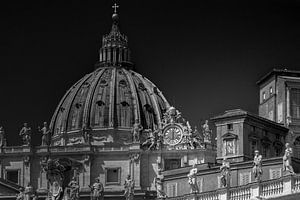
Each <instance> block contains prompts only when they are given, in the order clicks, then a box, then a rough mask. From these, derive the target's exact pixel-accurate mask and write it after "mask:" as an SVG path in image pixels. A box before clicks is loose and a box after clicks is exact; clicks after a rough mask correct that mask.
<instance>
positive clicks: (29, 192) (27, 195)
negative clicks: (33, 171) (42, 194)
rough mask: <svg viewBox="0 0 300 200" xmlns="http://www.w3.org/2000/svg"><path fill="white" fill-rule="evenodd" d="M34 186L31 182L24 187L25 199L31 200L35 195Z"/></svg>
mask: <svg viewBox="0 0 300 200" xmlns="http://www.w3.org/2000/svg"><path fill="white" fill-rule="evenodd" d="M33 194H34V192H33V187H32V186H31V184H30V183H28V184H27V186H26V187H25V189H24V200H31V199H32V196H33Z"/></svg>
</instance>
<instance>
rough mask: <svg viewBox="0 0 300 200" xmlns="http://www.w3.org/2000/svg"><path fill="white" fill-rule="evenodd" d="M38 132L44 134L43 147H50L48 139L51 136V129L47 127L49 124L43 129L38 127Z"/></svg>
mask: <svg viewBox="0 0 300 200" xmlns="http://www.w3.org/2000/svg"><path fill="white" fill-rule="evenodd" d="M38 131H39V132H41V133H42V144H41V146H47V145H48V138H49V134H50V129H49V127H48V125H47V122H44V125H43V128H40V127H38Z"/></svg>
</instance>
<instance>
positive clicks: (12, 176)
mask: <svg viewBox="0 0 300 200" xmlns="http://www.w3.org/2000/svg"><path fill="white" fill-rule="evenodd" d="M6 180H8V181H10V182H12V183H16V184H19V170H7V171H6Z"/></svg>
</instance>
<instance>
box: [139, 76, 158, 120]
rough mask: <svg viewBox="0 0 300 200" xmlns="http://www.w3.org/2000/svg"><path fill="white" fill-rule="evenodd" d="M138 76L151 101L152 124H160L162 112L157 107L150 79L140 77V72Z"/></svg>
mask: <svg viewBox="0 0 300 200" xmlns="http://www.w3.org/2000/svg"><path fill="white" fill-rule="evenodd" d="M138 76H139V77H140V79H141V80H142V82H143V84H144V86H145V88H146V90H148V94H150V99H151V103H152V110H153V111H154V113H153V115H154V124H156V125H157V124H160V123H161V115H162V114H161V111H160V109H159V106H158V103H157V99H156V98H155V96H154V91H153V86H154V84H153V83H151V82H150V81H147V79H146V78H144V77H142V76H141V75H140V74H138Z"/></svg>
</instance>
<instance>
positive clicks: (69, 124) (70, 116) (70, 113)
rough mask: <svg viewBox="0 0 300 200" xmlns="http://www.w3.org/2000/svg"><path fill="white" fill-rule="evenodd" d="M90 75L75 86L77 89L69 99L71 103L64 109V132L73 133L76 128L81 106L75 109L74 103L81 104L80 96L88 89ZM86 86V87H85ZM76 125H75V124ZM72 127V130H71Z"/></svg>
mask: <svg viewBox="0 0 300 200" xmlns="http://www.w3.org/2000/svg"><path fill="white" fill-rule="evenodd" d="M92 75H93V74H92V73H90V74H89V75H88V76H87V78H86V79H84V80H83V82H82V83H81V84H79V85H78V86H77V88H76V89H75V92H74V93H73V95H72V97H71V98H70V99H71V101H70V103H69V104H68V105H67V107H66V111H67V112H66V114H67V115H66V116H65V118H64V124H63V127H64V130H66V132H68V131H73V130H75V128H77V127H78V121H79V119H78V117H79V114H80V113H81V111H82V108H83V107H82V106H80V108H79V109H76V103H80V104H82V103H83V102H81V101H82V96H83V95H84V94H86V90H88V89H89V86H88V85H87V81H88V80H89V79H90V78H91V77H92ZM86 86H88V87H86ZM76 123H77V124H76ZM73 127H74V128H73Z"/></svg>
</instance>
